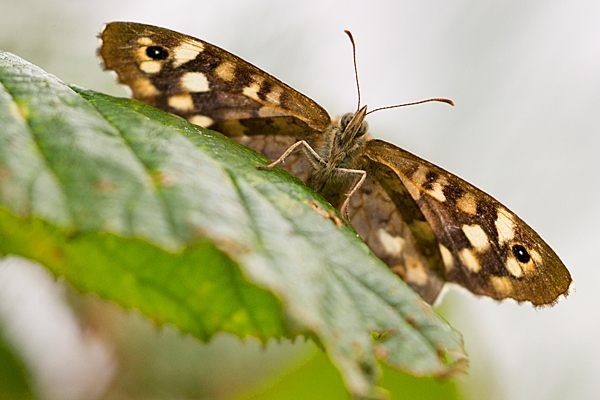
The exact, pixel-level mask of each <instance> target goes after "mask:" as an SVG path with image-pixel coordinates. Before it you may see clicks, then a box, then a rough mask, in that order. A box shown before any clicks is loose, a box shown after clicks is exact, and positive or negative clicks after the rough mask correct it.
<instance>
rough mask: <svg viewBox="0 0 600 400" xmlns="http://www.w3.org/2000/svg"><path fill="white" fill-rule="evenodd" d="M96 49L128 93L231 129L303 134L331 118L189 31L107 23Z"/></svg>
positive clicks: (198, 120)
mask: <svg viewBox="0 0 600 400" xmlns="http://www.w3.org/2000/svg"><path fill="white" fill-rule="evenodd" d="M100 38H101V39H102V45H101V47H100V49H99V54H100V56H101V58H102V60H103V62H104V66H105V68H106V69H110V70H114V71H116V73H117V75H118V77H119V81H120V82H122V83H124V84H126V85H128V86H129V87H130V88H131V89H132V91H133V97H134V98H136V99H138V100H141V101H143V102H145V103H148V104H150V105H153V106H155V107H158V108H160V109H163V110H165V111H168V112H171V113H174V114H177V115H181V116H182V117H184V118H186V119H188V120H190V121H191V122H193V123H197V124H198V125H201V126H205V127H211V128H213V129H216V130H219V131H220V132H223V133H225V134H226V135H228V136H234V137H241V136H252V135H255V134H261V135H263V134H272V133H277V134H279V135H288V136H294V137H297V138H306V137H310V136H311V135H315V134H318V133H319V132H323V131H324V130H325V129H326V128H327V126H328V125H329V124H330V122H331V118H330V117H329V115H328V114H327V112H326V111H325V110H324V109H323V108H322V107H321V106H319V105H318V104H317V103H315V102H314V101H312V100H311V99H309V98H308V97H306V96H304V95H302V94H301V93H299V92H297V91H296V90H294V89H292V88H291V87H289V86H288V85H286V84H285V83H283V82H281V81H280V80H278V79H277V78H275V77H273V76H272V75H269V74H268V73H266V72H264V71H262V70H260V69H259V68H257V67H255V66H254V65H252V64H250V63H248V62H246V61H244V60H242V59H241V58H239V57H237V56H235V55H233V54H231V53H229V52H227V51H225V50H223V49H221V48H219V47H217V46H214V45H212V44H210V43H207V42H204V41H202V40H200V39H196V38H194V37H191V36H187V35H184V34H181V33H177V32H174V31H171V30H168V29H164V28H159V27H156V26H151V25H144V24H138V23H132V22H111V23H109V24H107V25H106V26H105V27H104V29H103V31H102V33H101V34H100Z"/></svg>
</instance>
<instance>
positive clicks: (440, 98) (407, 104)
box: [367, 97, 454, 115]
mask: <svg viewBox="0 0 600 400" xmlns="http://www.w3.org/2000/svg"><path fill="white" fill-rule="evenodd" d="M430 101H438V102H440V103H447V104H450V105H451V106H453V105H454V102H453V101H452V100H450V99H446V98H443V97H434V98H432V99H426V100H421V101H413V102H412V103H404V104H396V105H393V106H385V107H379V108H376V109H374V110H371V111H369V112H368V113H367V115H369V114H371V113H374V112H375V111H379V110H386V109H388V108H398V107H405V106H414V105H415V104H423V103H429V102H430Z"/></svg>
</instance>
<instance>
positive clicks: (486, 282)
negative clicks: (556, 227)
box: [365, 140, 572, 306]
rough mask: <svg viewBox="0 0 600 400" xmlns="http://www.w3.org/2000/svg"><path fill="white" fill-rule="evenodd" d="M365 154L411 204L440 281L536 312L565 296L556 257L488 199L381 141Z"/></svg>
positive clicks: (565, 280)
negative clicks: (437, 259)
mask: <svg viewBox="0 0 600 400" xmlns="http://www.w3.org/2000/svg"><path fill="white" fill-rule="evenodd" d="M365 156H366V157H367V158H368V160H369V163H370V164H371V165H378V166H382V168H383V167H385V168H387V169H388V170H389V171H391V172H392V173H393V174H394V175H396V176H397V177H398V178H399V180H400V181H401V182H402V184H403V186H404V187H405V188H406V192H407V193H409V194H410V196H411V198H412V199H413V200H414V201H415V202H416V204H418V206H419V209H420V211H421V212H422V215H423V216H424V217H425V219H426V220H427V222H428V224H429V225H430V227H431V229H432V230H433V232H434V234H435V236H436V238H437V240H438V241H439V245H440V247H439V248H440V253H441V256H442V259H443V260H444V265H445V271H444V273H443V274H442V275H444V276H445V279H446V280H448V281H450V282H455V283H457V284H459V285H461V286H464V287H465V288H467V289H468V290H470V291H471V292H473V293H476V294H481V295H486V296H490V297H492V298H495V299H504V298H513V299H515V300H517V301H529V302H531V303H533V304H534V305H536V306H538V305H548V304H553V303H554V302H556V300H557V299H558V297H559V296H560V295H566V294H567V293H568V291H569V288H570V285H571V283H572V280H571V276H570V274H569V271H568V270H567V268H566V267H565V266H564V264H563V263H562V262H561V260H560V259H559V258H558V256H557V255H556V253H555V252H554V251H553V250H552V249H551V248H550V247H549V246H548V245H547V244H546V242H544V240H543V239H542V238H541V237H540V236H539V235H538V234H537V233H536V232H535V231H534V230H533V229H531V228H530V227H529V226H528V225H527V224H526V223H525V222H523V220H521V219H520V218H519V217H517V216H516V215H515V214H514V213H512V212H511V211H510V210H508V209H507V208H506V207H504V206H503V205H502V204H500V203H499V202H498V201H496V200H495V199H494V198H492V197H491V196H489V195H488V194H486V193H484V192H482V191H481V190H479V189H477V188H475V187H474V186H472V185H470V184H469V183H467V182H465V181H464V180H462V179H460V178H458V177H457V176H455V175H452V174H451V173H449V172H447V171H445V170H444V169H442V168H440V167H437V166H435V165H433V164H431V163H429V162H427V161H425V160H423V159H421V158H419V157H417V156H415V155H413V154H411V153H409V152H407V151H404V150H402V149H400V148H398V147H396V146H394V145H392V144H389V143H386V142H383V141H381V140H372V141H370V142H369V143H368V144H367V146H366V150H365ZM384 179H385V177H384ZM387 192H388V193H390V191H389V190H387ZM393 196H394V195H393V194H392V195H391V197H393ZM399 212H400V213H402V212H401V211H400V210H399ZM433 268H434V269H435V268H437V267H436V266H435V265H434V266H433Z"/></svg>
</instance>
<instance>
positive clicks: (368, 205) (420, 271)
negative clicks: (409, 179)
mask: <svg viewBox="0 0 600 400" xmlns="http://www.w3.org/2000/svg"><path fill="white" fill-rule="evenodd" d="M365 169H366V171H367V178H366V180H365V182H364V183H363V185H362V186H361V187H360V189H359V190H358V191H357V192H356V193H355V194H354V195H353V196H352V198H351V199H350V207H349V215H350V221H351V222H352V225H353V226H354V228H355V229H356V231H357V232H358V234H359V235H360V237H361V238H362V239H363V240H364V241H365V243H367V245H368V246H369V247H370V248H371V250H372V251H373V253H375V255H376V256H377V257H379V258H380V259H381V260H383V262H385V263H386V264H387V265H388V266H389V267H390V268H391V270H392V271H393V272H395V273H396V274H398V275H399V276H400V277H401V278H402V279H403V280H404V281H405V282H406V283H407V284H408V285H410V286H411V287H412V288H413V290H414V291H415V292H417V293H418V294H419V295H420V296H421V297H422V298H423V299H424V300H425V301H427V302H428V303H433V302H434V301H435V299H436V298H437V297H438V294H439V292H440V290H441V289H442V286H443V285H444V282H445V279H444V264H443V261H442V257H441V254H440V250H439V248H438V242H437V239H436V237H435V235H434V233H433V231H432V230H431V227H430V226H429V224H428V223H427V221H426V220H425V217H424V216H423V213H421V211H420V210H419V207H418V205H417V204H416V203H415V201H414V200H413V199H412V197H411V196H410V194H409V193H408V191H407V190H406V188H405V187H404V185H403V184H402V182H401V181H400V179H399V178H398V176H397V174H395V173H394V172H393V171H392V170H391V169H390V168H388V167H387V166H385V165H383V164H379V163H370V164H369V165H367V166H366V168H365ZM347 192H348V191H341V192H340V193H347ZM340 200H343V198H340Z"/></svg>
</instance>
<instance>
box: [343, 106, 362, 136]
mask: <svg viewBox="0 0 600 400" xmlns="http://www.w3.org/2000/svg"><path fill="white" fill-rule="evenodd" d="M366 116H367V106H363V107H362V108H361V109H359V110H358V111H357V112H356V113H354V114H352V113H348V114H345V115H343V116H342V118H340V130H339V136H340V142H341V143H351V142H353V141H354V140H355V139H358V138H360V137H363V136H364V135H366V134H367V132H368V131H369V126H368V125H367V121H365V117H366Z"/></svg>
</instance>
